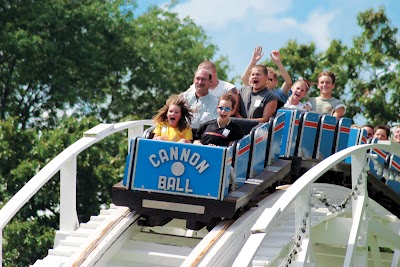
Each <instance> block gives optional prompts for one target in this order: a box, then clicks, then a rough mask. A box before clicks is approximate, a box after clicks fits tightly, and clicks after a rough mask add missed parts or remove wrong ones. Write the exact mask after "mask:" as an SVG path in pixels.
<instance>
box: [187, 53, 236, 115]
mask: <svg viewBox="0 0 400 267" xmlns="http://www.w3.org/2000/svg"><path fill="white" fill-rule="evenodd" d="M197 69H206V70H208V71H209V72H211V75H212V78H211V85H210V88H209V93H210V94H212V95H215V96H216V97H220V96H222V95H224V94H227V93H229V94H231V95H232V96H233V97H234V98H235V100H236V103H237V104H238V103H239V96H238V91H237V89H236V87H235V85H233V84H231V83H229V82H226V81H223V80H220V79H218V74H217V68H216V67H215V64H214V63H213V62H212V61H209V60H205V61H203V62H201V63H200V64H199V65H198V66H197ZM194 89H195V86H194V84H192V85H191V86H190V87H189V89H188V91H190V90H194ZM236 111H237V106H234V107H233V110H232V114H233V115H235V114H236Z"/></svg>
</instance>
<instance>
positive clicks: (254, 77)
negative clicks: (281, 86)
mask: <svg viewBox="0 0 400 267" xmlns="http://www.w3.org/2000/svg"><path fill="white" fill-rule="evenodd" d="M267 78H268V77H267V75H265V74H264V72H263V70H262V68H259V67H254V68H252V69H251V74H250V78H249V84H250V86H251V87H253V89H254V90H256V91H258V90H261V89H263V88H264V87H265V85H266V83H267Z"/></svg>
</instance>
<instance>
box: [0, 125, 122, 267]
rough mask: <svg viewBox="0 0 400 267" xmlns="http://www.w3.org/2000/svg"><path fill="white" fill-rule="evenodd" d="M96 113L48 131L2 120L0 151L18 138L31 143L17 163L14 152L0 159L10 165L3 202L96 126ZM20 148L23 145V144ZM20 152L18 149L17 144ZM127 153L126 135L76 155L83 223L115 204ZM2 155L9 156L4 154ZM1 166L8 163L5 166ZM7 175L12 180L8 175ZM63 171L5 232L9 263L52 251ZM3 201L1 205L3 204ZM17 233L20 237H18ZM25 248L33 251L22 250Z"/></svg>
mask: <svg viewBox="0 0 400 267" xmlns="http://www.w3.org/2000/svg"><path fill="white" fill-rule="evenodd" d="M98 123H99V122H98V120H97V119H96V118H94V117H88V118H85V119H81V120H78V119H77V118H74V117H64V118H62V119H61V120H60V125H59V126H58V127H57V128H55V129H44V130H41V131H40V132H39V133H38V134H34V133H32V131H31V130H29V129H28V130H20V129H19V130H18V131H16V132H15V134H14V135H12V134H9V133H11V132H12V129H13V125H14V124H13V121H12V120H11V119H10V120H8V121H3V122H2V121H0V136H2V137H3V138H2V139H1V142H0V145H1V147H0V151H9V149H6V148H10V147H11V146H12V143H13V140H14V139H15V137H16V136H17V137H18V136H22V137H20V138H19V139H17V140H20V141H21V142H23V143H28V144H30V145H27V146H26V147H25V149H24V151H23V152H21V154H18V157H19V158H20V159H21V160H19V161H18V162H17V164H13V162H14V161H15V160H16V159H15V158H13V157H12V155H11V154H10V155H9V156H8V158H7V159H6V160H4V161H3V160H2V161H1V163H2V164H4V165H5V166H6V165H10V166H9V170H8V173H5V175H4V176H3V174H2V182H4V184H2V187H1V188H0V191H1V196H2V198H1V199H0V203H2V205H4V204H5V203H6V202H7V201H8V200H9V199H10V198H11V197H12V196H13V195H14V194H15V193H16V192H17V191H18V190H19V189H20V188H21V187H22V186H23V185H24V184H25V183H26V182H27V181H28V180H29V179H30V178H31V177H33V176H34V175H35V174H36V173H37V171H38V170H39V169H41V168H43V167H44V166H45V165H46V164H47V163H48V162H49V161H50V160H51V159H52V158H54V156H55V155H57V154H59V153H60V152H62V151H63V150H64V149H65V148H67V147H68V146H69V145H71V144H72V143H74V142H75V141H77V140H78V139H79V138H81V137H82V134H83V132H84V131H86V130H88V129H90V128H91V127H93V126H95V125H97V124H98ZM18 147H21V144H19V146H18ZM15 150H16V151H18V149H17V148H15ZM126 151H127V142H126V133H125V134H115V135H113V136H110V137H108V138H106V139H105V140H103V141H101V142H100V143H98V144H96V145H94V146H92V147H91V148H89V149H87V150H85V151H83V152H82V153H81V154H79V155H78V159H77V163H78V166H77V170H78V172H77V212H78V218H79V221H80V222H86V221H88V220H89V217H90V216H91V215H93V214H97V213H98V211H99V208H100V206H101V205H108V204H109V203H110V202H111V188H112V186H113V185H114V184H116V183H117V182H118V181H120V180H122V177H123V171H124V170H123V169H124V163H125V156H126V153H127V152H126ZM2 155H6V154H5V153H3V154H2ZM2 169H5V167H3V166H2ZM5 177H6V178H7V179H5ZM59 190H60V183H59V174H57V175H56V176H55V177H53V178H52V179H51V180H50V181H49V182H47V183H46V184H45V185H44V187H43V188H42V189H41V190H39V191H38V193H37V194H36V195H35V196H34V197H33V198H32V199H31V200H30V201H29V202H28V203H27V204H25V206H24V207H23V208H22V209H21V211H20V212H18V213H17V215H16V216H15V218H14V219H13V220H12V221H11V223H10V224H9V225H7V226H6V228H5V231H4V241H5V242H4V246H3V251H4V254H3V255H4V259H3V264H4V266H27V265H29V264H32V263H33V262H34V261H35V260H36V259H38V258H42V257H44V256H45V255H47V249H48V248H49V247H51V246H52V243H53V240H54V231H55V230H56V229H58V228H59V227H58V223H59ZM2 205H1V206H2ZM16 236H18V239H16V238H15V237H16ZM21 247H27V248H29V249H24V250H22V249H21Z"/></svg>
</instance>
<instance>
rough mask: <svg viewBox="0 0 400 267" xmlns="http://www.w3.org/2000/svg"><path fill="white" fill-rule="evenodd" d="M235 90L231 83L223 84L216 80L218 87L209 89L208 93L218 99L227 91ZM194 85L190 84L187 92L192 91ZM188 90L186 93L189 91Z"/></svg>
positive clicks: (223, 82)
mask: <svg viewBox="0 0 400 267" xmlns="http://www.w3.org/2000/svg"><path fill="white" fill-rule="evenodd" d="M233 88H235V86H234V85H233V84H231V83H228V82H225V81H221V80H218V85H217V87H215V88H214V89H211V88H210V89H209V90H208V92H209V93H210V94H212V95H214V96H216V97H220V96H221V95H224V94H226V93H228V92H229V90H232V89H233ZM194 89H195V88H194V84H192V85H191V86H190V88H189V90H194ZM189 90H188V91H189Z"/></svg>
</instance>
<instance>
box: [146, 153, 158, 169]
mask: <svg viewBox="0 0 400 267" xmlns="http://www.w3.org/2000/svg"><path fill="white" fill-rule="evenodd" d="M155 157H156V155H154V154H151V155H150V157H149V160H150V162H151V164H152V165H153V166H154V168H157V167H158V166H160V161H159V160H157V161H156V162H155V161H154V160H153V159H154V158H155Z"/></svg>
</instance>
